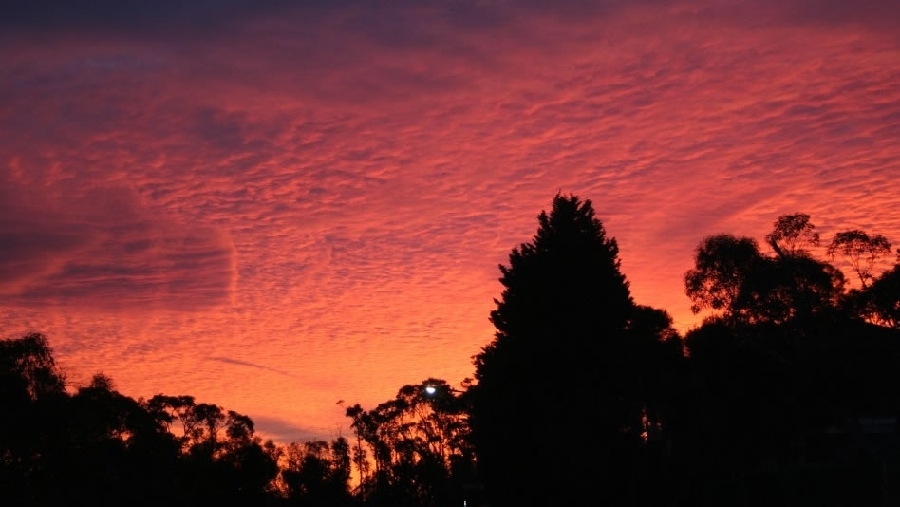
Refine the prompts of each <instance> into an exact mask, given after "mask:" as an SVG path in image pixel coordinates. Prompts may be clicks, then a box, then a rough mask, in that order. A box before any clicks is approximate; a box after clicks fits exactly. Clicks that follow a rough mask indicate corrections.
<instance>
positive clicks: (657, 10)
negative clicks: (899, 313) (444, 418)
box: [0, 0, 900, 440]
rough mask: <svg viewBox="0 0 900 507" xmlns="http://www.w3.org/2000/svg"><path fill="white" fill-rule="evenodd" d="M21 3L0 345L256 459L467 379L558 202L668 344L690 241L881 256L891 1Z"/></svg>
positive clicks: (15, 26) (10, 17)
mask: <svg viewBox="0 0 900 507" xmlns="http://www.w3.org/2000/svg"><path fill="white" fill-rule="evenodd" d="M22 3H23V4H25V5H24V6H20V7H7V6H4V7H0V34H2V35H0V139H2V142H0V178H2V181H3V184H2V185H0V210H2V213H0V318H2V319H3V322H4V326H3V327H4V328H3V336H9V337H11V336H15V335H17V334H20V333H21V332H23V331H27V330H37V331H42V332H44V333H46V334H47V335H48V336H49V339H50V343H51V345H52V346H53V347H54V349H55V351H56V352H57V356H58V358H59V360H60V362H61V363H62V365H63V367H64V368H65V370H66V371H67V372H68V375H69V377H70V379H71V380H72V381H73V382H84V381H86V380H88V378H89V377H90V375H91V374H93V373H94V372H96V371H101V370H102V371H103V372H105V373H107V374H108V375H110V376H111V377H112V378H113V380H114V381H115V382H116V385H117V386H118V388H119V389H120V390H121V391H122V392H124V393H125V394H128V395H132V396H135V397H138V396H145V397H147V396H152V395H154V394H156V393H159V392H164V393H166V394H192V395H195V396H196V397H197V398H198V399H199V400H201V401H204V402H213V403H218V404H220V405H223V406H226V407H227V408H230V409H233V410H237V411H239V412H242V413H246V414H248V415H250V416H251V417H253V419H254V420H255V421H256V422H257V426H258V428H259V429H260V430H262V431H263V432H265V433H266V434H267V435H269V436H274V437H276V438H279V439H281V440H292V439H306V438H312V437H318V438H330V437H334V436H336V435H337V433H338V432H339V431H343V433H344V434H345V435H346V434H348V433H349V431H348V429H347V427H348V425H347V423H346V422H345V420H344V418H343V409H342V407H341V406H340V405H337V404H336V402H337V401H338V400H346V401H347V402H348V403H354V402H360V403H363V404H364V405H365V406H373V405H374V404H376V403H379V402H381V401H385V400H387V399H389V398H391V397H393V396H394V395H395V394H396V390H397V389H398V388H399V387H400V386H401V385H403V384H405V383H417V382H419V381H421V380H423V379H425V378H427V377H429V376H434V377H440V378H444V379H446V380H447V381H449V382H451V383H458V382H459V381H461V380H462V379H463V378H465V377H467V376H471V375H472V373H473V368H472V366H471V361H470V357H471V356H472V355H473V354H475V353H477V352H478V350H479V348H480V347H481V346H483V345H485V344H486V343H488V342H489V341H490V340H491V339H492V336H493V335H492V333H493V328H492V327H491V325H490V322H489V321H488V315H489V312H490V310H491V309H492V308H493V298H495V297H499V293H500V285H499V283H497V278H498V276H499V272H498V270H497V264H498V263H501V262H505V261H506V256H507V255H508V253H509V251H510V249H511V248H512V247H514V246H516V245H517V244H519V243H521V242H523V241H528V240H530V239H531V236H532V234H533V233H534V231H535V229H536V226H537V222H536V219H535V218H536V215H537V214H538V213H539V212H540V211H541V209H544V208H547V207H548V206H549V205H550V202H551V199H552V197H553V195H554V194H556V193H557V192H558V191H560V190H561V191H563V192H567V193H568V192H571V193H575V194H577V195H579V196H581V197H582V198H589V199H591V200H592V201H593V202H594V206H595V208H596V210H597V211H598V214H599V216H600V218H601V219H602V220H603V223H604V225H605V226H606V228H607V231H608V232H609V233H610V234H611V235H612V236H615V237H616V238H617V240H618V241H619V246H620V249H621V258H622V268H623V271H624V272H625V274H626V275H627V276H628V279H629V280H630V282H631V289H632V293H633V296H634V297H635V299H636V301H637V302H639V303H642V304H648V305H652V306H656V307H660V308H664V309H666V310H668V311H669V312H670V313H671V314H672V315H673V316H674V317H675V320H676V324H677V326H678V327H679V328H680V329H687V328H689V327H690V326H692V325H693V324H695V323H696V322H697V320H698V319H697V318H696V317H695V316H693V315H691V313H690V310H689V302H688V301H687V299H686V297H685V296H684V292H683V287H682V277H683V274H684V271H685V270H687V269H688V268H689V267H690V265H691V257H692V252H693V249H694V248H695V246H696V245H697V244H698V242H699V241H700V239H701V238H702V237H704V236H706V235H709V234H714V233H721V232H730V233H735V234H745V235H751V236H754V237H757V238H760V237H761V236H763V235H764V234H766V233H767V232H769V230H770V228H771V224H772V222H773V221H774V220H775V218H776V217H777V216H778V215H780V214H788V213H794V212H806V213H809V214H810V215H812V217H813V221H814V222H815V223H816V224H818V226H819V228H820V230H821V232H822V234H823V237H825V238H826V240H827V239H829V238H830V237H831V235H832V234H833V233H834V232H835V231H839V230H846V229H850V228H862V229H865V230H867V231H869V232H873V233H881V234H885V235H886V236H888V237H889V238H891V239H893V240H894V241H895V243H900V206H898V204H900V188H898V186H897V185H896V183H895V181H896V179H897V178H898V176H900V30H898V29H897V27H898V26H900V7H898V6H897V5H898V4H896V2H895V1H893V0H891V1H888V0H884V1H879V0H873V1H868V2H867V1H858V0H857V1H850V0H816V1H813V0H804V1H797V0H784V1H775V0H763V1H741V0H706V1H704V0H693V1H684V2H680V1H667V0H634V1H624V0H616V1H612V0H597V1H593V2H589V1H574V0H573V1H569V2H561V3H560V2H549V1H546V2H545V1H537V0H517V1H512V0H497V1H475V0H471V1H462V0H459V1H446V2H437V1H435V2H421V1H415V2H414V1H405V0H403V1H396V2H364V1H331V2H325V1H321V2H316V1H309V0H307V1H303V2H287V1H283V0H265V1H261V2H251V1H249V0H246V1H245V0H229V1H218V2H214V1H212V0H192V1H187V2H177V1H174V0H163V1H158V2H131V3H124V4H126V5H125V6H123V3H122V2H115V1H112V0H102V1H95V2H87V1H86V0H85V1H82V0H69V1H62V0H35V1H32V2H22ZM386 5H390V7H386Z"/></svg>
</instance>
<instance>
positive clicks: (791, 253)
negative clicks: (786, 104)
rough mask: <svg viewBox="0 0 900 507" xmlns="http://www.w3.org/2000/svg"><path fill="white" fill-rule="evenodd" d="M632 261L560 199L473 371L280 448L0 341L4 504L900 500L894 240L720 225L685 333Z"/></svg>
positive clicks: (404, 393)
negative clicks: (640, 282) (631, 278)
mask: <svg viewBox="0 0 900 507" xmlns="http://www.w3.org/2000/svg"><path fill="white" fill-rule="evenodd" d="M814 249H820V250H821V251H822V252H823V254H822V255H819V256H817V255H816V254H815V253H814ZM618 255H619V250H618V244H617V242H616V240H615V238H612V237H610V236H608V235H607V233H606V230H605V228H604V227H603V225H602V223H601V222H600V220H598V219H597V218H596V216H595V212H594V210H593V208H592V204H591V201H589V200H588V201H582V200H580V199H579V198H578V197H576V196H565V195H557V196H556V197H555V198H554V200H553V206H552V209H551V211H550V212H549V213H548V212H542V213H541V214H540V215H539V216H538V230H537V233H536V234H535V236H534V238H533V239H532V241H531V242H528V243H523V244H521V245H520V246H518V247H516V248H514V249H513V250H512V252H511V253H510V256H509V264H508V265H501V266H500V273H501V278H500V282H501V284H502V285H503V292H502V294H501V297H500V298H499V299H498V300H496V301H495V302H496V309H495V310H494V311H492V312H491V316H490V319H491V322H492V323H493V324H494V326H495V327H496V330H497V332H496V336H495V338H494V340H493V341H491V342H490V343H489V344H487V345H486V346H485V347H483V348H482V349H481V351H480V352H479V353H478V354H476V355H475V356H474V358H473V359H474V365H475V375H474V377H475V378H474V379H472V380H466V381H465V382H464V383H463V384H462V389H455V388H453V387H452V386H451V385H449V384H448V383H447V382H445V381H443V380H440V379H433V378H432V379H426V380H425V381H423V382H422V383H421V384H415V385H406V386H403V387H401V388H400V390H399V391H398V393H397V396H396V397H395V398H394V399H391V400H388V401H386V402H384V403H382V404H380V405H378V406H376V407H374V408H371V409H369V410H367V409H364V408H363V407H361V406H360V405H358V404H356V405H352V406H349V407H347V408H346V415H347V417H348V419H349V421H350V429H351V432H352V434H351V435H349V436H348V438H344V437H339V438H336V439H334V440H332V441H330V442H325V441H310V442H304V443H290V444H287V445H278V444H275V443H273V442H271V441H265V442H264V441H262V440H261V439H260V438H259V437H258V436H256V435H255V433H254V425H253V421H252V420H251V419H250V418H249V417H247V416H244V415H241V414H238V413H236V412H233V411H226V410H225V409H223V408H222V407H219V406H217V405H212V404H204V403H197V402H196V401H195V400H194V398H193V397H191V396H164V395H157V396H154V397H153V398H150V399H149V400H144V399H140V400H135V399H132V398H129V397H127V396H124V395H122V394H120V393H119V392H117V391H116V390H115V388H114V386H113V384H112V381H111V380H110V379H109V378H107V377H105V376H103V375H102V374H98V375H96V376H95V377H94V378H93V379H92V380H91V382H90V383H89V384H87V385H85V386H79V387H77V388H73V387H71V386H68V385H67V383H66V380H65V378H64V376H63V375H62V373H61V372H60V370H59V368H58V367H57V365H56V363H55V361H54V359H53V357H52V354H51V350H50V347H49V346H48V344H47V341H46V339H45V337H44V336H42V335H40V334H29V335H26V336H23V337H20V338H15V339H9V340H5V341H0V414H2V415H0V503H2V504H4V505H58V504H63V503H73V502H75V501H76V500H77V501H80V502H86V503H90V504H93V505H122V504H130V505H158V504H174V505H187V504H192V505H197V504H208V503H215V502H229V503H234V502H238V503H242V504H248V505H305V506H325V505H329V506H331V505H334V506H340V505H348V506H349V505H379V506H401V505H421V506H444V505H448V506H449V505H454V506H460V505H465V506H467V507H472V506H477V505H492V506H513V505H576V504H578V505H581V504H590V505H609V506H720V505H735V506H757V505H783V506H806V505H809V506H813V505H815V506H830V505H834V506H845V505H858V506H880V505H897V504H900V426H898V416H900V251H898V253H897V258H896V259H891V257H892V256H893V253H892V250H891V244H890V242H889V241H888V239H887V238H885V237H884V236H881V235H873V234H869V233H866V232H864V231H860V230H851V231H845V232H840V233H838V234H836V235H835V236H834V237H833V238H832V239H831V241H830V242H828V243H827V244H824V245H823V244H822V241H821V238H820V236H819V234H818V232H817V228H816V226H815V225H814V224H813V223H812V222H811V219H810V217H809V216H808V215H805V214H802V213H796V214H793V215H784V216H780V217H778V218H777V220H776V221H775V222H774V224H773V230H772V231H771V232H770V233H769V234H767V235H766V236H765V238H764V242H763V247H761V246H760V243H759V242H757V241H756V240H755V239H753V238H748V237H737V236H733V235H728V234H720V235H715V236H709V237H706V238H704V239H703V240H702V241H701V242H700V244H699V246H698V247H697V250H696V251H695V255H694V266H693V268H692V269H690V270H689V271H688V272H687V273H685V275H684V282H685V292H686V294H687V296H688V297H689V298H690V300H691V303H692V309H693V310H694V311H695V312H697V313H700V312H704V315H705V318H704V320H703V323H702V325H701V326H699V327H697V328H694V329H692V330H690V331H688V332H687V333H686V335H685V336H681V335H680V334H679V333H678V332H677V331H676V330H675V329H674V328H673V327H672V319H671V317H670V316H669V314H668V313H667V312H665V311H664V310H660V309H655V308H651V307H648V306H644V305H641V304H639V303H636V302H635V301H634V300H633V298H632V296H631V294H630V288H629V283H628V281H627V279H626V277H625V275H624V274H623V273H622V272H621V269H620V267H621V266H620V260H619V256H618ZM891 260H893V265H892V266H890V267H887V266H886V265H887V264H891ZM838 261H840V262H841V263H843V265H845V266H849V268H850V270H851V271H852V273H851V274H850V279H849V280H848V278H847V276H846V275H845V274H844V273H843V272H842V271H841V270H840V269H838V267H837V266H836V265H835V263H836V262H838Z"/></svg>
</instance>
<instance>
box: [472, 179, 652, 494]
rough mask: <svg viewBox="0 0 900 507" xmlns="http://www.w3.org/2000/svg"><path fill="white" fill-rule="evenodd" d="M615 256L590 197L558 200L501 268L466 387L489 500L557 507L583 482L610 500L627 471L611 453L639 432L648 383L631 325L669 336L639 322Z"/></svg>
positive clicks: (637, 441)
mask: <svg viewBox="0 0 900 507" xmlns="http://www.w3.org/2000/svg"><path fill="white" fill-rule="evenodd" d="M618 253H619V249H618V244H617V243H616V240H615V239H614V238H611V237H609V236H607V234H606V230H605V228H604V227H603V225H602V224H601V223H600V221H599V220H598V219H597V218H596V217H595V213H594V210H593V207H592V203H591V201H589V200H588V201H581V200H580V199H578V198H577V197H575V196H563V195H557V196H556V197H555V198H554V199H553V207H552V210H551V211H550V213H547V212H541V214H540V215H539V216H538V230H537V233H536V234H535V236H534V238H533V240H532V241H531V242H530V243H525V244H522V245H520V246H519V247H518V248H514V249H513V250H512V252H511V253H510V255H509V265H508V266H503V265H501V266H500V272H501V275H502V276H501V278H500V283H501V284H502V285H503V287H504V290H503V292H502V295H501V299H500V300H496V301H495V302H496V305H497V308H496V309H495V310H494V311H493V312H491V322H492V323H493V324H494V326H495V327H496V329H497V333H496V338H495V339H494V341H493V342H492V343H490V344H489V345H487V346H486V347H484V348H483V349H482V351H481V353H479V354H478V355H477V356H475V366H476V372H475V377H476V380H477V385H475V386H473V387H472V389H471V391H472V416H471V417H472V421H471V423H472V432H473V442H474V444H475V449H476V451H477V455H478V460H479V466H480V468H481V470H482V472H483V474H484V477H485V481H486V483H487V487H488V492H489V493H490V494H491V495H492V497H493V499H494V501H496V502H498V503H500V502H505V503H506V504H510V505H513V504H516V503H517V502H518V503H523V504H524V503H533V504H542V503H562V504H565V503H566V502H567V501H572V502H574V501H576V498H578V497H579V495H580V494H581V493H584V490H585V488H586V487H587V485H588V484H592V485H593V487H599V488H601V489H604V490H605V493H606V495H607V499H608V500H609V501H610V502H613V503H615V502H616V501H619V500H621V498H622V497H623V495H625V493H626V491H625V488H624V484H626V483H627V480H626V478H627V477H629V474H631V473H632V472H633V471H634V470H633V467H629V466H622V463H618V457H622V456H623V455H624V454H627V449H634V448H636V447H638V446H640V445H641V442H642V439H643V437H644V436H645V434H646V415H647V411H646V407H647V400H648V396H647V393H645V392H641V391H642V389H644V388H645V387H646V386H648V385H650V384H651V382H643V381H642V380H641V378H640V377H641V368H639V367H637V365H636V364H635V362H634V361H635V360H636V359H637V356H638V355H639V353H638V347H639V345H638V344H639V342H638V341H637V340H634V339H630V338H633V336H632V335H631V334H630V333H629V329H630V328H631V327H634V328H641V329H642V331H643V332H647V331H648V330H653V331H659V332H668V331H665V330H667V329H669V328H668V322H669V321H667V320H666V319H665V318H663V319H662V321H661V322H662V324H661V325H659V326H658V328H664V329H662V330H661V329H658V328H654V327H653V325H652V324H649V325H646V326H644V325H643V324H640V323H638V322H636V321H637V320H641V317H646V316H649V315H650V314H649V313H646V312H644V313H640V312H637V311H636V310H635V305H634V303H633V301H632V299H631V295H630V292H629V288H628V282H627V280H626V278H625V275H624V274H622V273H621V271H620V261H619V258H618ZM652 316H653V317H654V318H657V319H658V317H659V316H658V315H652ZM651 320H652V319H651ZM642 326H643V327H642ZM651 334H653V333H652V332H651ZM654 338H655V339H658V338H659V337H658V336H656V337H654ZM558 435H571V436H572V440H570V441H565V440H560V439H559V438H557V436H558ZM576 442H577V443H576ZM598 479H599V480H600V481H601V482H600V483H599V484H598V482H597V481H598ZM522 484H528V485H529V487H528V488H524V489H523V488H522V487H521V485H522ZM560 495H562V496H560Z"/></svg>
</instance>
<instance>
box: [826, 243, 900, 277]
mask: <svg viewBox="0 0 900 507" xmlns="http://www.w3.org/2000/svg"><path fill="white" fill-rule="evenodd" d="M890 252H891V243H890V241H888V239H887V238H886V237H884V236H882V235H881V234H874V235H869V234H867V233H865V232H863V231H861V230H859V229H854V230H852V231H845V232H839V233H837V234H835V236H834V239H833V240H832V241H831V244H830V245H828V255H830V256H831V258H832V259H834V258H835V256H837V254H841V255H842V256H843V257H844V258H845V259H846V260H847V261H848V262H849V263H850V265H851V266H852V267H853V271H854V272H855V273H856V275H857V276H858V277H859V282H860V284H862V288H863V289H865V288H866V287H868V286H869V280H871V279H872V276H873V275H872V269H873V268H874V267H875V262H876V261H877V260H878V259H879V258H880V257H882V256H884V255H885V254H888V253H890Z"/></svg>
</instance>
